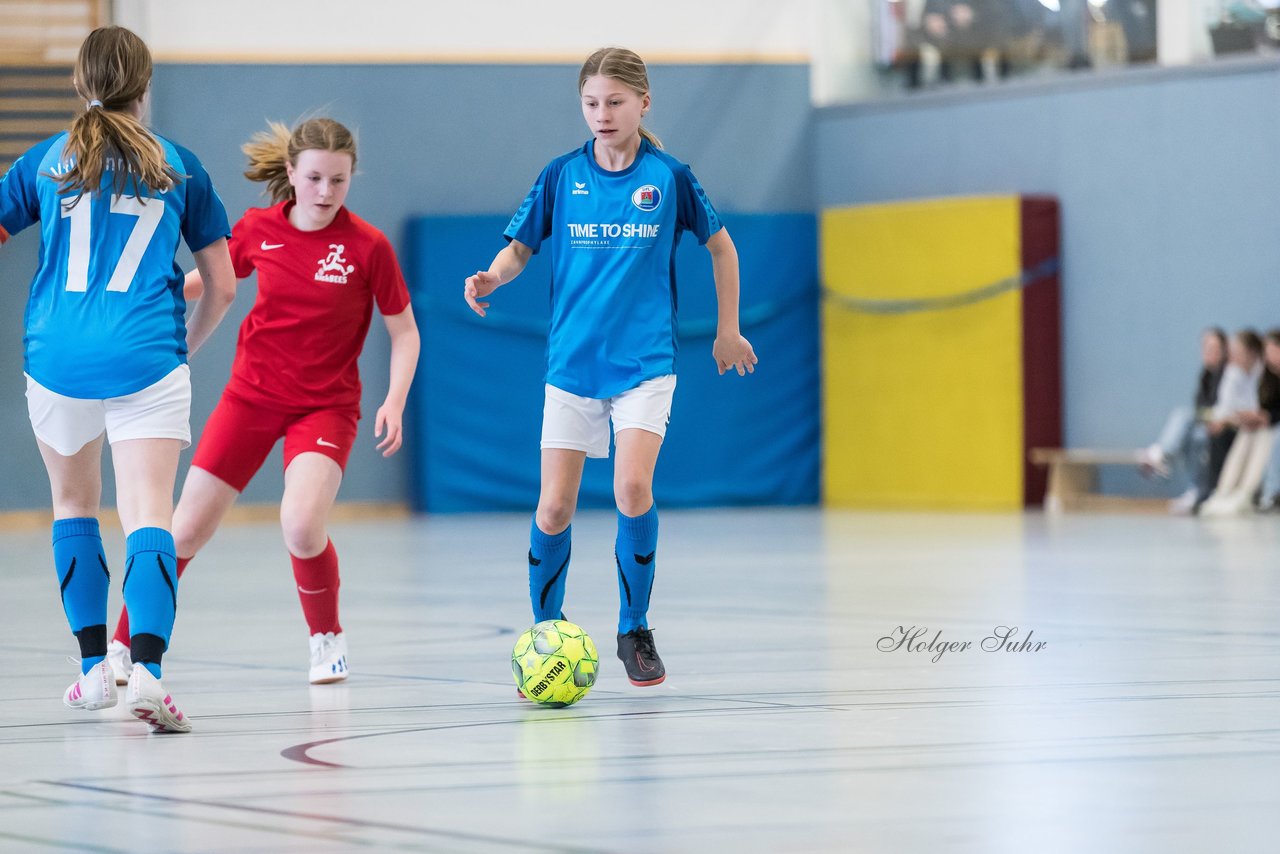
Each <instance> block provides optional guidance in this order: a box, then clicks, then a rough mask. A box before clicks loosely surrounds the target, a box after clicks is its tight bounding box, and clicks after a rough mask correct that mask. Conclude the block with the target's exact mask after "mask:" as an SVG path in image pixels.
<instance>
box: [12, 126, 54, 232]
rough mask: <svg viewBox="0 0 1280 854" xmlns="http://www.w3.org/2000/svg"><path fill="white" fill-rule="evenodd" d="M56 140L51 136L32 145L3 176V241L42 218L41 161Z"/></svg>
mask: <svg viewBox="0 0 1280 854" xmlns="http://www.w3.org/2000/svg"><path fill="white" fill-rule="evenodd" d="M52 144H53V140H52V139H49V140H46V141H45V142H42V143H40V144H39V145H37V146H35V147H34V148H31V149H30V150H28V151H27V153H26V154H24V155H22V156H21V157H19V158H18V160H17V162H15V163H14V164H13V165H12V166H10V167H9V171H8V172H5V173H4V177H3V178H0V243H3V242H4V241H5V239H6V238H7V237H8V236H9V235H11V234H17V233H18V232H19V231H22V230H23V229H24V228H26V227H27V226H29V225H31V224H32V223H35V222H37V221H38V220H39V219H40V198H39V196H38V195H37V193H36V176H37V175H38V173H39V171H40V161H41V160H42V159H44V155H45V152H46V151H48V150H49V146H50V145H52Z"/></svg>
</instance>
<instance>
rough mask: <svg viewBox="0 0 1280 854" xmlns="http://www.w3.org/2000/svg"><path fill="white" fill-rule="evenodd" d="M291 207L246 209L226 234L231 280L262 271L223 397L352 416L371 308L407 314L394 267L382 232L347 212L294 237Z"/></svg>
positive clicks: (406, 294) (401, 278)
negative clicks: (346, 410) (348, 411)
mask: <svg viewBox="0 0 1280 854" xmlns="http://www.w3.org/2000/svg"><path fill="white" fill-rule="evenodd" d="M292 206H293V202H292V201H288V202H281V203H280V204H278V205H274V206H272V207H269V208H251V209H250V210H248V211H246V212H245V215H244V216H243V217H241V219H240V221H239V222H237V223H236V224H235V227H234V228H233V229H232V230H231V241H230V244H229V248H230V249H231V260H232V262H233V263H234V264H235V269H236V277H237V278H241V279H243V278H246V277H247V276H249V275H250V274H251V273H253V271H254V270H257V271H258V299H257V301H256V302H255V303H254V305H253V308H252V309H251V310H250V311H249V315H248V317H246V318H245V319H244V323H243V324H242V325H241V326H240V338H239V340H238V341H237V343H236V358H235V363H234V364H233V365H232V367H231V380H230V381H229V382H228V383H227V391H229V392H231V393H232V394H234V395H236V396H238V397H241V398H243V399H245V400H247V401H249V402H250V403H256V404H259V405H261V406H266V407H269V408H272V409H277V410H284V411H304V410H311V409H321V408H326V409H327V408H344V407H350V408H353V409H358V408H359V406H360V374H359V371H358V369H357V365H356V360H357V359H358V358H359V356H360V351H361V350H362V349H363V348H364V339H365V335H366V334H367V333H368V331H369V321H370V319H371V318H372V317H373V304H374V302H375V301H376V302H377V304H378V310H379V311H380V312H382V314H383V315H385V316H389V315H395V314H399V313H400V312H402V311H404V310H405V308H406V307H407V306H408V305H409V289H408V288H407V287H406V286H405V283H404V276H403V275H401V273H400V265H399V264H398V263H397V262H396V256H395V252H394V251H393V250H392V249H391V243H390V242H389V241H388V240H387V238H386V236H385V235H383V233H382V232H381V231H378V229H376V228H374V227H373V226H372V225H369V223H367V222H365V221H364V220H362V219H360V218H359V217H358V216H356V215H355V214H353V213H351V212H350V211H348V210H347V209H346V208H345V207H344V208H341V209H339V211H338V214H337V216H335V217H334V219H333V222H331V223H330V224H329V225H328V226H327V227H325V228H322V229H320V230H319V231H299V230H298V229H296V228H294V227H293V226H292V225H291V224H290V223H289V209H290V208H291V207H292Z"/></svg>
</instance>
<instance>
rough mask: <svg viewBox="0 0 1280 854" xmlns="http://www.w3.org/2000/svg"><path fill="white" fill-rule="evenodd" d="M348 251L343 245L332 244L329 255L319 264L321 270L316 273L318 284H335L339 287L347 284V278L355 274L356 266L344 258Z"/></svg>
mask: <svg viewBox="0 0 1280 854" xmlns="http://www.w3.org/2000/svg"><path fill="white" fill-rule="evenodd" d="M346 251H347V247H346V245H345V244H343V243H330V244H329V254H328V255H326V256H325V257H324V258H323V259H321V260H320V261H319V262H317V263H319V264H320V269H319V270H317V271H316V281H317V282H333V283H334V284H338V285H345V284H346V283H347V276H350V275H351V274H352V273H353V272H355V269H356V267H355V265H354V264H348V263H347V259H346V258H343V257H342V256H343V254H344V253H345V252H346Z"/></svg>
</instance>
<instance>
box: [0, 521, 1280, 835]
mask: <svg viewBox="0 0 1280 854" xmlns="http://www.w3.org/2000/svg"><path fill="white" fill-rule="evenodd" d="M662 526H663V539H662V541H661V548H660V551H659V558H658V560H659V575H658V580H657V585H656V590H655V600H656V605H655V607H654V609H653V611H652V619H651V623H652V625H653V626H654V627H655V628H656V637H657V639H658V646H659V649H660V650H661V652H662V653H663V656H664V658H665V660H666V663H667V667H668V669H669V671H670V675H669V677H668V679H667V681H666V683H665V684H663V685H661V686H658V687H656V688H648V689H640V688H633V687H631V686H630V685H629V684H627V683H626V681H625V679H624V677H623V675H622V670H621V666H620V665H619V663H618V662H617V660H616V659H615V658H613V634H614V609H615V607H616V605H615V603H616V596H617V592H616V587H615V584H616V582H615V579H614V572H613V560H612V556H611V553H610V552H611V549H612V537H613V517H612V515H611V514H607V513H584V514H582V515H580V517H579V519H578V520H577V522H576V523H575V528H574V533H575V543H574V563H573V567H572V574H571V576H570V580H569V600H568V606H569V607H568V609H567V610H568V615H569V617H570V618H572V619H573V620H575V621H577V622H579V623H581V624H583V625H584V626H585V627H586V628H587V630H588V631H589V632H591V634H592V635H593V636H594V637H595V639H596V640H597V643H598V644H599V646H600V651H601V659H602V665H603V667H602V673H601V676H600V680H599V682H598V683H597V685H596V687H595V688H594V689H593V691H592V692H591V694H590V695H589V696H588V697H587V698H586V699H585V700H584V701H583V702H581V703H579V704H578V705H576V706H574V707H571V708H568V709H562V710H544V709H539V708H536V707H534V706H533V705H531V704H529V703H527V702H524V701H521V700H518V699H517V697H516V696H515V691H514V688H513V684H512V681H511V674H510V670H509V650H510V646H511V644H512V642H513V640H514V638H515V635H516V632H517V630H521V629H523V628H525V624H526V622H527V620H526V616H525V615H526V605H525V600H524V595H525V594H524V589H523V588H524V586H525V580H524V574H525V569H524V554H525V550H526V548H527V541H526V536H527V531H528V517H527V516H525V515H523V514H515V515H493V516H481V517H476V516H472V517H449V516H433V517H428V518H421V519H415V520H412V521H387V522H376V523H359V524H348V525H341V526H336V527H335V529H334V532H333V538H334V541H335V543H336V544H337V546H338V548H339V550H340V553H341V555H342V558H343V561H344V587H343V595H344V620H343V622H344V624H345V628H346V630H347V634H348V637H349V639H350V644H351V665H352V668H353V674H354V675H353V676H352V677H351V679H350V681H349V682H348V683H347V684H343V685H338V686H327V687H315V688H312V687H309V686H308V685H307V682H306V666H305V665H306V639H305V636H304V635H305V631H304V629H303V627H302V620H301V615H300V611H299V608H298V605H297V602H296V600H295V598H294V593H293V590H292V586H291V583H290V581H291V579H290V577H289V572H288V567H287V563H286V562H285V561H284V559H283V551H282V546H281V545H280V542H279V535H278V532H277V530H276V529H275V528H274V527H272V526H268V525H257V526H238V527H229V528H226V529H224V530H223V531H222V532H221V533H220V534H219V536H218V538H217V539H216V540H215V541H214V543H213V544H212V545H211V546H210V547H209V548H208V549H207V551H206V552H205V553H204V554H202V555H201V556H200V558H199V559H198V560H197V561H196V562H195V563H193V564H192V567H191V571H190V572H189V574H188V575H187V576H186V578H185V579H184V581H183V587H182V601H181V605H182V607H181V611H180V613H179V622H178V629H177V635H176V637H175V639H174V644H173V648H172V652H171V655H170V656H169V657H168V658H166V662H165V663H166V678H165V684H166V686H167V687H169V688H170V690H172V691H173V693H174V695H175V697H176V698H177V699H178V701H179V703H180V704H181V705H182V706H183V707H184V709H185V711H186V712H187V713H188V714H189V715H190V716H191V717H192V719H193V722H194V725H195V729H194V731H193V733H192V734H190V735H188V736H155V735H149V734H148V733H147V731H146V728H145V727H144V726H143V725H141V724H140V723H138V722H136V721H133V720H131V719H125V718H124V717H123V713H122V712H121V711H120V710H119V709H116V710H109V711H105V712H98V713H77V712H73V711H71V710H68V709H66V708H64V707H63V706H62V704H61V700H60V697H61V693H62V691H63V690H64V689H65V688H66V686H67V684H69V682H70V680H71V678H72V676H73V674H74V672H75V667H74V666H73V665H71V664H69V663H68V662H67V661H66V656H67V655H68V654H74V651H75V648H74V644H73V642H72V639H71V638H70V636H69V635H68V633H67V631H66V628H65V623H64V622H63V619H62V616H61V613H60V612H59V610H58V599H57V592H56V585H55V584H54V574H53V570H52V568H51V567H50V566H49V555H48V548H47V539H48V537H47V534H45V533H43V532H31V533H6V534H3V535H0V545H2V547H3V554H4V572H5V579H4V581H5V583H4V587H3V591H4V593H3V595H4V597H5V598H4V600H3V610H2V611H0V617H2V619H3V624H4V633H3V643H2V645H0V661H2V662H3V675H4V678H5V686H6V690H5V692H4V694H3V697H0V850H4V851H46V850H48V851H52V850H74V851H131V852H151V851H235V852H237V854H250V852H291V851H308V852H321V851H358V850H368V851H383V850H386V851H459V852H468V851H536V852H541V851H546V852H570V851H602V852H603V851H616V852H633V851H634V852H658V851H699V852H702V851H710V852H718V851H804V852H809V851H893V852H896V854H910V853H911V852H937V851H983V852H1018V854H1025V852H1147V851H1150V852H1183V851H1185V852H1237V851H1241V852H1242V851H1251V852H1252V851H1268V850H1271V851H1274V850H1276V847H1275V846H1276V839H1277V835H1278V833H1280V560H1278V559H1277V557H1276V555H1277V554H1278V553H1280V523H1278V522H1277V520H1276V518H1275V517H1259V518H1243V519H1239V520H1223V521H1211V520H1194V519H1176V518H1166V517H1160V516H1087V515H1081V516H1068V517H1062V518H1057V519H1051V518H1046V517H1044V516H1041V515H1039V514H1028V515H1025V516H1023V515H1017V514H1008V515H999V514H991V515H974V514H948V515H923V514H919V515H916V514H868V513H862V514H859V513H845V512H836V511H822V510H816V509H797V510H748V511H696V512H692V511H691V512H679V511H666V512H664V514H663V517H662ZM119 545H120V538H119V535H118V532H117V533H116V534H114V535H109V536H108V546H109V547H115V548H116V549H117V553H118V549H119ZM113 568H118V559H117V565H116V567H113ZM117 583H118V582H117ZM115 601H118V587H116V588H115V589H113V602H115ZM899 626H902V627H904V628H907V629H910V628H911V627H917V628H927V630H928V632H927V635H926V636H925V637H923V638H921V640H929V639H932V638H933V637H934V636H935V634H936V633H937V632H938V631H939V630H940V631H941V632H942V637H941V640H942V641H948V640H949V641H955V642H957V643H963V642H964V641H969V642H970V643H971V644H972V646H971V647H970V648H968V649H952V650H950V651H947V652H945V653H943V655H942V657H941V659H940V660H938V661H937V662H934V661H932V660H931V658H932V657H933V654H931V653H929V652H927V651H924V652H921V651H907V650H905V649H902V648H899V649H896V650H894V649H890V650H888V651H882V650H879V649H877V644H878V642H879V641H880V639H881V638H884V637H886V636H889V637H892V636H894V635H895V632H896V630H897V628H898V627H899ZM998 626H1017V627H1018V630H1019V634H1018V636H1017V637H1016V638H1015V640H1024V639H1027V638H1028V636H1030V640H1031V643H1032V644H1035V643H1037V642H1043V643H1044V644H1045V646H1043V647H1042V648H1040V649H1039V651H1034V647H1032V648H1029V649H1025V650H1022V651H999V652H984V651H982V649H981V644H982V641H983V639H984V638H986V637H988V636H989V635H991V634H992V632H993V631H994V630H995V629H996V627H998ZM886 645H891V644H886Z"/></svg>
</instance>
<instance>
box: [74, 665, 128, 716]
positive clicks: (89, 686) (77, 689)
mask: <svg viewBox="0 0 1280 854" xmlns="http://www.w3.org/2000/svg"><path fill="white" fill-rule="evenodd" d="M62 702H64V703H66V704H67V706H69V707H70V708H72V709H85V710H86V711H90V712H92V711H95V710H97V709H109V708H111V707H112V706H114V705H115V704H116V702H117V697H116V680H115V678H114V677H113V676H112V673H111V665H109V664H107V663H106V662H105V661H99V662H98V663H97V664H95V665H94V666H93V667H90V668H89V672H88V673H83V674H81V675H80V678H79V679H77V680H76V681H74V682H72V683H71V687H70V688H68V689H67V690H66V693H64V694H63V695H62Z"/></svg>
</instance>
